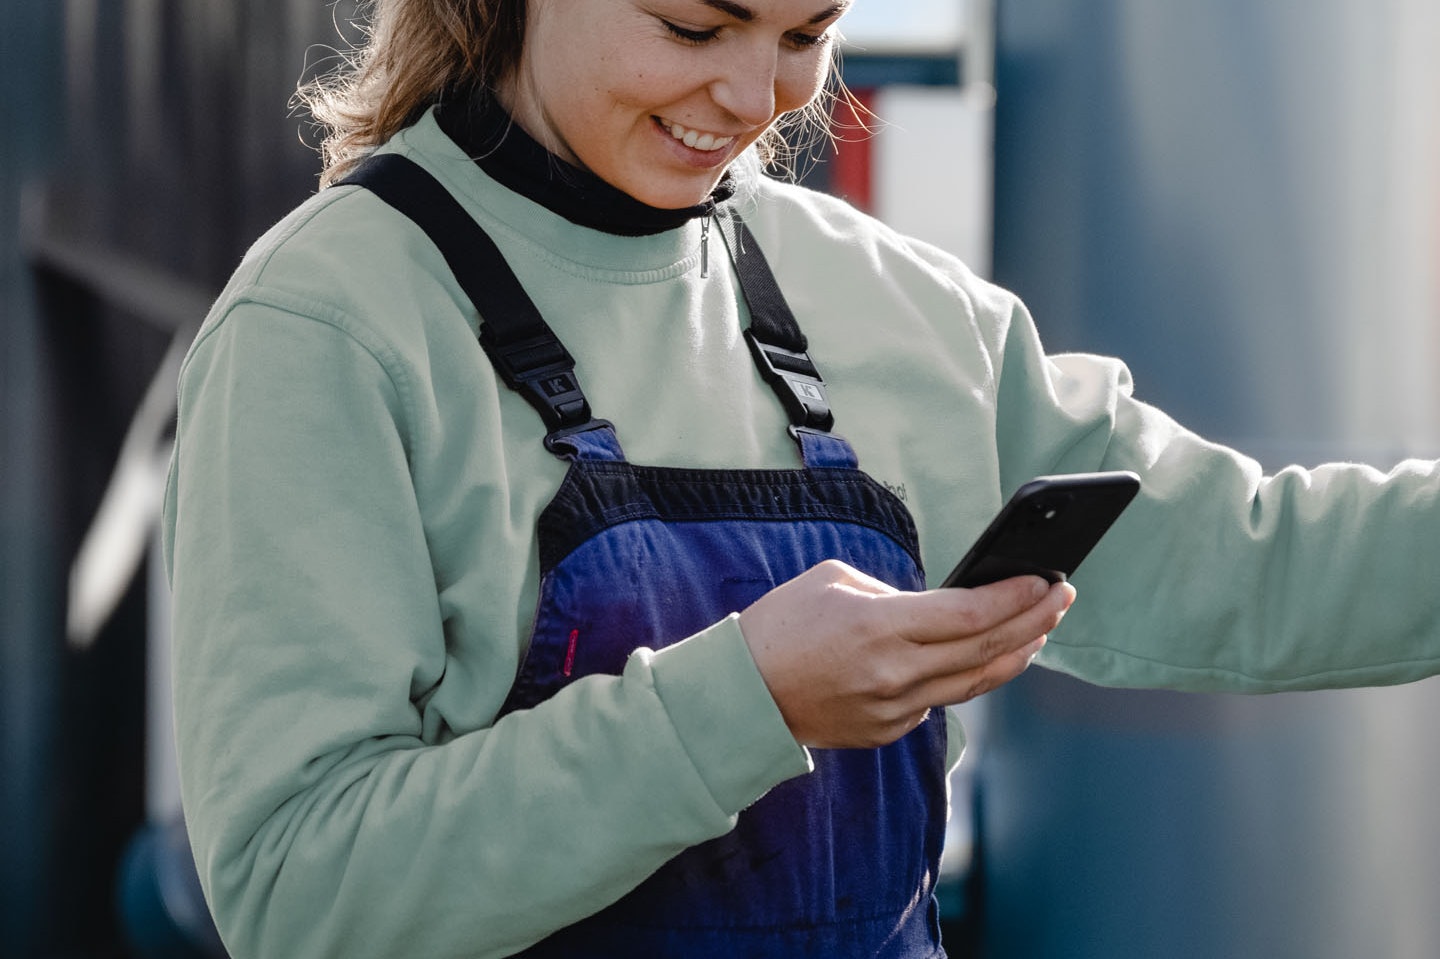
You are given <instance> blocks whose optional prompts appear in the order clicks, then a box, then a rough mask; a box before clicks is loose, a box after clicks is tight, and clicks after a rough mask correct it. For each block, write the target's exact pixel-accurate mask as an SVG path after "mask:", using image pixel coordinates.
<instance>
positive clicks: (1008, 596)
mask: <svg viewBox="0 0 1440 959" xmlns="http://www.w3.org/2000/svg"><path fill="white" fill-rule="evenodd" d="M1067 588H1069V589H1070V592H1071V593H1072V594H1073V592H1074V590H1073V588H1070V587H1067ZM1052 590H1053V587H1052V586H1051V585H1050V584H1049V583H1047V582H1046V581H1045V580H1043V579H1041V578H1040V577H1039V576H1017V577H1014V578H1013V579H1006V580H1001V581H1000V582H998V583H991V584H990V585H988V586H980V587H977V588H975V589H953V588H952V589H933V590H929V591H927V592H923V593H907V594H904V598H903V599H899V598H897V599H896V600H894V601H893V602H894V603H895V605H896V606H897V607H901V606H903V607H904V608H905V612H904V618H902V619H898V620H897V629H898V632H899V633H900V635H901V637H902V638H903V639H906V640H908V641H910V642H913V643H937V642H941V643H943V642H948V641H950V640H953V639H954V638H955V637H956V636H957V635H969V636H978V635H980V634H982V633H985V632H987V631H988V630H992V629H995V628H996V627H998V626H1000V625H1001V624H1002V623H1005V622H1007V621H1009V620H1011V619H1013V618H1015V617H1016V616H1018V615H1020V614H1022V613H1024V612H1025V611H1026V610H1029V609H1032V608H1034V607H1035V606H1036V605H1038V604H1041V603H1042V602H1043V601H1044V600H1045V599H1046V598H1047V597H1050V596H1051V593H1052ZM1054 599H1055V601H1057V602H1058V601H1059V599H1058V596H1056V597H1054ZM1067 605H1068V603H1067ZM1030 638H1031V639H1033V638H1034V636H1031V637H1030ZM1001 651H1002V650H1000V649H996V650H995V651H994V652H996V653H998V652H1001Z"/></svg>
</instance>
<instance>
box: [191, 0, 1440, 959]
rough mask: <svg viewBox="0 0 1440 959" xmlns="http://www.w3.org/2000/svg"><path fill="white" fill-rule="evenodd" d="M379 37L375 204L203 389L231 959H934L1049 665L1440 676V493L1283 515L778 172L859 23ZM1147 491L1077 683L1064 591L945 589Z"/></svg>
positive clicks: (390, 19) (1270, 682)
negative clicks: (966, 850) (998, 540)
mask: <svg viewBox="0 0 1440 959" xmlns="http://www.w3.org/2000/svg"><path fill="white" fill-rule="evenodd" d="M373 9H374V13H375V20H374V23H373V32H372V34H371V39H370V42H369V44H368V45H367V46H366V47H365V48H364V49H363V50H362V51H360V52H359V54H358V56H357V61H356V64H355V70H354V72H353V73H351V74H347V75H346V76H345V77H343V78H337V79H334V80H332V81H329V82H326V83H324V84H321V85H319V86H316V87H312V88H310V89H309V90H308V91H307V96H309V98H310V102H312V103H313V104H314V109H315V113H316V117H317V119H318V120H319V121H320V122H321V123H328V124H330V125H331V129H332V132H333V134H334V136H333V139H332V140H331V141H330V143H329V145H328V147H327V160H328V166H327V171H326V181H327V182H328V183H330V184H331V186H330V187H329V188H327V189H324V190H321V191H320V192H319V194H318V195H317V196H315V197H312V198H311V199H309V200H308V201H306V202H305V203H304V204H302V205H301V206H300V207H299V208H298V209H296V210H294V211H293V212H292V213H291V214H289V215H288V216H287V217H286V218H285V219H284V220H283V221H282V222H281V223H279V224H277V225H276V226H275V227H274V228H272V229H271V230H270V231H269V232H268V233H267V234H266V235H265V236H263V237H262V238H260V240H258V241H257V242H256V243H255V245H254V246H253V247H252V248H251V250H250V251H249V253H248V254H247V255H246V257H245V259H244V261H243V262H242V263H241V264H240V266H239V268H238V269H237V270H236V272H235V274H234V277H233V279H232V281H231V283H230V284H229V285H228V286H227V287H226V289H225V291H224V292H223V293H222V295H221V296H220V298H219V299H218V300H217V301H216V303H215V304H214V306H213V307H212V309H211V312H210V314H209V315H208V316H207V318H206V320H205V322H204V324H203V326H202V328H201V330H200V332H199V334H198V336H197V338H196V340H195V342H194V344H193V346H192V347H191V349H190V352H189V354H188V356H187V358H186V360H185V363H184V366H183V369H182V372H181V375H180V391H179V397H180V399H179V418H178V424H177V428H176V439H175V451H176V452H175V457H174V460H173V462H172V464H171V471H170V475H169V484H168V487H167V494H166V503H165V528H164V536H165V538H164V545H165V549H166V558H167V562H168V564H169V569H170V574H171V582H172V586H173V592H174V605H173V609H174V623H173V626H174V629H173V633H174V653H173V671H174V682H175V715H176V719H177V722H176V729H177V734H176V738H177V748H178V753H179V768H180V779H181V786H182V794H183V800H184V804H185V813H186V822H187V825H188V828H189V835H190V839H191V842H192V844H193V846H194V851H195V854H196V860H197V863H198V865H199V872H200V877H201V881H202V884H203V886H204V889H205V892H206V896H207V898H208V901H209V903H210V906H211V910H212V912H213V914H214V916H215V919H216V925H217V927H218V929H219V930H220V932H221V934H222V936H223V938H224V940H225V944H226V948H227V949H228V950H229V951H230V954H231V955H232V956H234V957H235V959H247V957H251V956H304V957H307V959H309V957H323V956H343V957H345V959H368V957H395V956H406V957H413V959H423V957H447V959H452V957H457V956H465V957H471V956H473V957H503V956H516V955H523V956H527V957H533V959H539V957H557V959H558V957H580V959H585V957H633V956H645V957H660V959H668V957H683V959H731V957H776V959H780V957H794V956H824V957H827V959H830V957H848V956H857V957H881V959H939V957H943V956H944V954H945V953H944V949H943V947H942V945H941V943H940V929H939V915H938V904H937V902H936V899H935V896H934V892H935V881H936V877H937V876H938V874H939V860H940V853H941V842H942V839H943V835H944V829H945V821H946V814H947V789H946V786H947V783H946V780H947V770H949V769H951V768H953V767H954V764H955V763H956V762H957V761H958V759H959V756H960V752H961V750H962V748H963V746H964V735H963V731H962V729H961V727H960V722H959V718H958V717H957V715H956V714H955V713H954V712H952V711H950V710H949V709H947V708H946V707H949V706H951V705H954V704H959V703H963V702H965V701H967V700H969V699H971V698H973V697H975V696H978V695H980V694H982V693H984V692H985V691H987V690H989V689H992V688H994V687H996V686H998V685H1000V684H1003V683H1005V682H1008V681H1009V680H1010V679H1012V678H1013V677H1015V676H1016V675H1018V674H1019V673H1020V672H1021V671H1023V670H1024V669H1025V668H1026V667H1027V666H1028V665H1029V664H1030V662H1031V660H1032V659H1034V658H1035V657H1036V656H1037V654H1039V653H1040V651H1041V649H1042V647H1044V648H1045V654H1044V655H1045V657H1046V659H1045V661H1046V662H1047V663H1048V664H1050V665H1054V666H1058V667H1060V668H1064V669H1067V670H1070V671H1072V672H1075V673H1077V674H1078V675H1080V676H1082V677H1084V678H1086V679H1088V680H1091V681H1094V682H1108V683H1115V684H1129V685H1134V684H1149V685H1165V686H1176V687H1184V688H1212V689H1229V690H1247V691H1259V690H1265V689H1286V688H1296V687H1300V686H1304V685H1317V684H1320V683H1385V682H1399V681H1403V680H1407V679H1413V678H1417V677H1419V676H1421V675H1425V674H1427V673H1431V672H1434V671H1436V670H1437V669H1440V599H1437V594H1436V591H1434V590H1429V589H1423V588H1415V586H1414V585H1413V576H1414V571H1415V570H1417V569H1420V570H1425V569H1432V568H1435V567H1436V566H1437V565H1440V530H1437V529H1435V528H1434V526H1435V525H1436V524H1435V523H1434V522H1433V520H1432V521H1430V522H1426V520H1431V518H1432V517H1433V516H1434V515H1437V512H1440V506H1437V502H1440V480H1437V471H1436V468H1435V466H1434V464H1413V465H1410V466H1407V467H1406V468H1404V469H1401V470H1397V471H1396V472H1395V473H1394V474H1392V475H1391V476H1390V477H1388V478H1382V477H1380V476H1378V475H1377V474H1374V473H1373V472H1369V471H1366V470H1364V469H1362V468H1359V467H1343V466H1342V467H1332V468H1330V469H1328V470H1327V471H1326V472H1325V474H1324V475H1323V477H1320V478H1311V477H1309V476H1305V475H1302V474H1299V473H1294V472H1292V473H1288V474H1286V475H1284V476H1282V477H1278V478H1275V479H1273V480H1272V479H1267V478H1265V477H1262V475H1261V474H1260V471H1259V469H1258V467H1257V466H1256V465H1255V464H1254V463H1252V462H1250V461H1248V460H1246V459H1245V458H1243V457H1241V456H1240V455H1239V454H1236V453H1234V452H1232V451H1228V450H1225V449H1223V448H1221V447H1219V446H1216V445H1214V444H1209V443H1205V442H1202V441H1200V440H1199V439H1198V438H1197V437H1195V436H1193V435H1192V434H1190V433H1188V432H1186V431H1185V430H1184V429H1182V428H1181V427H1179V426H1178V425H1176V424H1175V423H1174V422H1172V421H1171V420H1169V419H1168V418H1166V417H1165V416H1164V415H1163V414H1162V413H1160V412H1159V411H1158V410H1155V409H1153V408H1150V407H1148V406H1145V405H1144V404H1142V403H1140V402H1138V401H1136V400H1135V399H1134V398H1133V397H1132V396H1131V385H1130V380H1129V375H1128V373H1127V372H1126V371H1125V369H1124V367H1122V366H1121V365H1120V364H1119V363H1118V362H1116V361H1113V360H1109V359H1105V358H1099V357H1093V356H1082V355H1070V356H1065V357H1056V358H1050V357H1047V356H1045V355H1044V353H1043V351H1042V350H1041V348H1040V343H1039V339H1038V337H1037V336H1036V333H1035V329H1034V326H1033V324H1032V323H1031V321H1030V318H1029V316H1028V314H1027V313H1026V311H1025V309H1024V307H1023V306H1022V305H1021V304H1020V303H1018V302H1017V301H1016V299H1015V298H1014V297H1013V296H1011V295H1009V294H1007V293H1005V292H1004V291H1002V290H998V289H996V288H995V287H993V286H991V285H989V284H987V283H985V282H983V281H982V280H980V279H979V278H977V277H976V276H975V275H974V273H973V272H971V271H970V270H969V269H967V268H966V267H965V265H964V264H962V263H960V262H958V261H956V260H955V259H954V258H952V257H950V256H947V255H946V254H944V253H942V252H940V251H938V250H936V249H934V248H932V247H930V246H927V245H926V244H923V243H920V242H917V241H915V240H911V239H908V238H906V237H903V236H900V235H898V234H897V233H896V232H895V231H893V230H891V229H889V228H887V227H886V226H884V225H882V224H880V223H877V222H875V221H874V220H871V219H870V218H868V217H866V216H864V215H863V214H861V213H859V212H857V211H856V210H854V209H852V208H851V207H849V206H847V205H846V204H844V203H843V202H841V201H839V200H836V199H834V198H831V197H826V196H822V195H820V194H817V193H814V192H811V191H809V190H806V189H804V188H802V187H799V186H796V185H794V184H790V183H785V182H781V181H779V180H776V179H772V178H770V177H768V176H766V175H764V174H763V173H762V171H761V167H762V163H761V161H762V160H763V150H764V148H765V145H766V144H767V142H773V141H772V140H771V138H773V137H774V136H775V135H776V130H777V129H778V127H779V125H780V124H781V123H782V122H783V120H784V119H785V118H786V117H787V116H791V115H794V114H795V113H797V112H802V111H804V110H805V109H807V108H809V107H810V106H811V105H813V104H815V103H816V102H817V98H818V97H819V96H820V94H821V91H822V90H823V89H824V87H825V82H826V76H827V71H828V69H829V65H830V57H831V48H832V46H833V41H832V39H831V38H832V37H833V36H834V32H835V30H836V29H837V26H836V25H837V23H838V22H841V19H842V17H843V15H844V13H845V12H846V9H847V8H846V6H845V5H844V4H841V3H836V2H831V0H530V2H529V3H528V4H527V3H522V2H520V0H376V3H375V5H374V8H373ZM712 235H713V242H712ZM821 368H823V369H824V371H825V375H824V376H822V375H821ZM592 407H593V408H592ZM632 457H633V459H632ZM862 463H863V464H864V468H863V469H862V468H861V464H862ZM1120 469H1125V470H1132V471H1134V472H1136V473H1138V474H1140V476H1141V478H1142V483H1143V489H1142V492H1141V493H1140V495H1139V497H1138V498H1137V500H1136V501H1135V503H1134V505H1132V506H1131V507H1130V509H1129V511H1128V512H1127V514H1126V516H1125V517H1123V518H1122V519H1121V521H1120V522H1119V523H1117V524H1116V525H1115V526H1114V527H1113V529H1112V530H1111V532H1110V533H1109V534H1108V537H1107V540H1106V542H1104V543H1102V544H1101V546H1100V547H1099V548H1098V549H1097V550H1096V551H1095V553H1094V554H1093V555H1092V557H1091V558H1090V559H1089V560H1087V563H1086V569H1085V570H1084V571H1083V575H1084V576H1085V577H1086V579H1085V580H1084V581H1083V582H1084V584H1085V589H1086V591H1087V597H1088V602H1087V604H1085V605H1083V606H1080V607H1076V610H1075V612H1074V613H1073V614H1069V616H1068V618H1067V619H1066V629H1067V632H1066V633H1065V634H1064V635H1063V638H1061V639H1060V640H1057V641H1056V642H1055V643H1052V644H1050V645H1048V646H1047V636H1048V634H1049V632H1050V631H1051V630H1052V629H1054V628H1055V627H1056V626H1057V625H1058V624H1059V623H1060V620H1061V618H1062V617H1066V616H1067V610H1069V609H1070V606H1071V603H1072V602H1073V601H1074V599H1075V596H1076V593H1075V590H1074V588H1073V587H1072V586H1070V585H1069V584H1068V583H1059V584H1055V585H1050V584H1048V583H1047V582H1045V580H1043V579H1041V578H1039V577H1016V578H1013V579H1009V580H1005V581H1002V582H999V583H992V584H989V585H985V586H979V587H976V588H973V589H958V588H956V589H931V590H927V589H926V588H925V587H926V586H927V583H928V584H930V585H938V584H939V583H940V582H942V581H943V578H944V573H945V570H946V569H947V568H948V567H949V566H950V565H951V563H953V561H954V559H955V558H956V557H957V556H959V555H960V554H962V553H963V551H964V546H965V545H966V544H968V542H969V541H970V540H971V539H972V538H973V537H974V536H975V534H976V533H977V532H979V531H980V530H981V529H982V528H983V527H984V525H985V522H986V520H988V519H989V517H990V515H991V514H992V513H993V512H994V510H995V509H996V508H997V507H998V506H999V505H1000V503H1001V502H1002V500H1003V499H1004V498H1005V497H1006V496H1007V494H1008V493H1009V492H1010V491H1011V490H1012V489H1013V488H1014V487H1016V486H1018V485H1019V484H1020V483H1022V482H1024V481H1025V480H1028V479H1030V478H1031V477H1033V476H1036V475H1041V474H1051V473H1066V472H1068V473H1074V472H1091V471H1100V470H1120ZM1427 556H1428V557H1429V558H1428V559H1427V558H1426V557H1427ZM927 571H928V573H927ZM1362 578H1363V581H1365V582H1367V583H1369V584H1372V586H1371V588H1367V589H1366V590H1362V591H1358V592H1357V591H1355V590H1353V589H1352V588H1350V586H1351V584H1352V583H1353V582H1355V581H1358V580H1361V579H1362ZM1257 582H1263V583H1265V584H1266V589H1265V590H1263V591H1257V590H1255V589H1254V588H1253V587H1254V584H1255V583H1257ZM1391 584H1393V585H1391ZM1407 584H1410V585H1409V586H1408V588H1406V587H1407ZM1387 586H1389V588H1387ZM1280 609H1283V610H1284V615H1280V614H1278V613H1277V610H1280ZM1355 636H1364V637H1365V642H1364V643H1356V642H1354V641H1353V637H1355Z"/></svg>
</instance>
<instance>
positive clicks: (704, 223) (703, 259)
mask: <svg viewBox="0 0 1440 959" xmlns="http://www.w3.org/2000/svg"><path fill="white" fill-rule="evenodd" d="M714 215H715V214H714V213H707V214H705V217H704V218H703V219H702V220H701V221H700V279H702V280H703V279H705V278H706V277H708V276H709V275H710V218H711V217H713V216H714Z"/></svg>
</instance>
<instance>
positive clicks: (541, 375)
mask: <svg viewBox="0 0 1440 959" xmlns="http://www.w3.org/2000/svg"><path fill="white" fill-rule="evenodd" d="M488 332H489V329H488V328H484V329H482V330H481V333H480V345H481V346H482V347H483V348H484V350H485V354H486V355H487V356H489V357H490V362H491V363H492V364H493V365H494V367H495V369H497V370H498V371H499V372H500V376H501V378H502V379H504V380H505V385H506V386H508V387H510V388H511V389H512V390H515V391H516V392H517V393H519V394H520V395H521V396H523V397H525V399H526V401H527V402H529V404H530V405H531V406H533V407H535V410H536V411H537V412H538V413H539V414H540V416H541V417H542V418H543V419H544V420H545V426H546V427H547V428H548V429H549V430H550V431H551V432H554V431H556V430H562V429H568V428H570V427H575V426H580V425H581V424H584V423H588V422H589V421H590V419H591V415H590V403H589V401H587V400H586V399H585V394H584V393H583V392H581V390H580V381H579V380H577V379H576V378H575V358H574V357H572V356H571V355H570V351H569V350H567V349H565V345H564V344H563V343H561V342H560V340H559V339H557V338H556V337H555V335H554V334H553V333H550V334H549V335H541V336H535V337H530V338H529V339H524V340H518V341H516V342H514V343H505V344H500V343H497V342H495V338H494V337H493V336H486V335H485V334H486V333H488ZM546 332H547V333H549V331H548V330H547V331H546Z"/></svg>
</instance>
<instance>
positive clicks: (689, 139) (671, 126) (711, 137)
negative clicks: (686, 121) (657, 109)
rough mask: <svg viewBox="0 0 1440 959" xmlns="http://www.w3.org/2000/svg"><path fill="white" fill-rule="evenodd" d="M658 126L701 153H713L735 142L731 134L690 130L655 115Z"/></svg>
mask: <svg viewBox="0 0 1440 959" xmlns="http://www.w3.org/2000/svg"><path fill="white" fill-rule="evenodd" d="M656 119H657V120H659V121H660V126H661V127H663V128H664V129H665V132H667V133H669V134H670V135H671V136H672V137H674V138H675V139H677V140H679V141H680V142H681V143H683V144H685V145H686V146H687V147H689V148H690V149H692V150H699V151H701V152H702V153H715V152H717V151H719V150H723V149H725V148H726V147H728V146H729V145H730V144H732V143H734V142H735V137H733V136H723V135H721V134H718V133H706V132H704V131H701V130H692V129H690V128H689V127H684V126H681V125H680V124H678V123H675V122H673V121H671V120H666V119H664V118H663V117H656Z"/></svg>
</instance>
